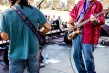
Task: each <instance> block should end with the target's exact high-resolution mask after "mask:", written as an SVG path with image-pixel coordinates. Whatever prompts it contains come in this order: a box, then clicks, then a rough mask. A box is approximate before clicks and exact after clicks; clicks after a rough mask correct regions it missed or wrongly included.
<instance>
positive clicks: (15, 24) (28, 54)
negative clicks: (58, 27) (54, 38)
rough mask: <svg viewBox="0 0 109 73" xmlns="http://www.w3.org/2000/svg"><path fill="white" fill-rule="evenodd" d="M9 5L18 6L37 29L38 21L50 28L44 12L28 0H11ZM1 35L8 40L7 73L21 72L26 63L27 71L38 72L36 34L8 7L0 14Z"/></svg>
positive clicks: (47, 28) (46, 28)
mask: <svg viewBox="0 0 109 73" xmlns="http://www.w3.org/2000/svg"><path fill="white" fill-rule="evenodd" d="M10 2H11V6H15V7H16V8H19V9H20V10H21V11H22V12H23V13H24V14H25V16H27V17H28V18H29V20H30V21H31V23H32V24H33V25H34V26H35V27H36V29H38V23H39V24H40V25H42V26H44V28H43V29H42V30H41V32H43V31H45V30H46V33H47V32H48V31H49V30H50V29H51V27H50V24H49V23H48V22H47V20H46V18H45V16H44V14H43V13H42V12H41V11H39V10H38V9H37V8H35V7H33V6H31V5H29V4H28V0H19V1H18V0H11V1H10ZM1 31H2V33H1V37H2V39H3V40H8V39H9V41H10V45H9V73H23V71H24V66H25V64H26V66H27V70H28V72H29V73H38V72H39V70H38V69H39V42H38V39H37V37H36V35H35V34H34V33H33V32H32V31H31V29H30V28H29V27H28V26H27V25H26V23H25V22H24V21H23V20H22V18H21V17H20V16H19V15H18V14H17V13H16V12H15V11H14V10H13V9H12V8H9V9H7V10H5V11H4V12H3V13H2V14H1Z"/></svg>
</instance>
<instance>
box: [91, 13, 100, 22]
mask: <svg viewBox="0 0 109 73" xmlns="http://www.w3.org/2000/svg"><path fill="white" fill-rule="evenodd" d="M90 21H92V22H93V23H94V24H97V23H100V21H99V20H98V19H97V18H96V17H95V16H94V15H92V14H91V15H90Z"/></svg>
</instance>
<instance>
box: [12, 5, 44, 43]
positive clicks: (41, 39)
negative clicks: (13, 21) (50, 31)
mask: <svg viewBox="0 0 109 73" xmlns="http://www.w3.org/2000/svg"><path fill="white" fill-rule="evenodd" d="M12 9H13V10H14V11H15V12H16V13H17V14H18V15H19V16H20V17H21V18H22V19H23V21H24V22H25V23H26V24H27V26H28V27H29V28H30V29H31V30H32V32H33V33H34V34H35V35H36V37H37V38H38V40H39V42H43V41H44V40H43V38H41V35H42V34H41V33H40V32H39V31H38V30H37V29H36V28H35V26H34V25H33V24H32V23H31V22H30V20H29V19H28V17H27V16H25V14H24V13H23V12H22V11H21V10H20V9H18V8H16V7H14V6H13V7H12Z"/></svg>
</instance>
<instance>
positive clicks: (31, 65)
mask: <svg viewBox="0 0 109 73" xmlns="http://www.w3.org/2000/svg"><path fill="white" fill-rule="evenodd" d="M25 68H27V72H28V73H39V53H36V54H34V55H31V56H30V57H29V59H27V60H23V59H9V73H23V72H24V69H25Z"/></svg>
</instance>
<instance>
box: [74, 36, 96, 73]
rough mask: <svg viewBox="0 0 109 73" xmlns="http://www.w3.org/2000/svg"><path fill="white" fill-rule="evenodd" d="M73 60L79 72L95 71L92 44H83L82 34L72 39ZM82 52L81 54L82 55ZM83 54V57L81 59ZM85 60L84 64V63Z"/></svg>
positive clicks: (92, 72) (89, 72)
mask: <svg viewBox="0 0 109 73" xmlns="http://www.w3.org/2000/svg"><path fill="white" fill-rule="evenodd" d="M73 47H74V54H73V58H74V62H75V65H76V68H77V70H78V72H79V73H96V72H95V64H94V57H93V51H94V44H83V43H82V34H80V35H78V36H76V38H75V39H74V40H73ZM82 52H83V55H82ZM83 56H84V59H85V61H84V59H83ZM84 62H85V64H84Z"/></svg>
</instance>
